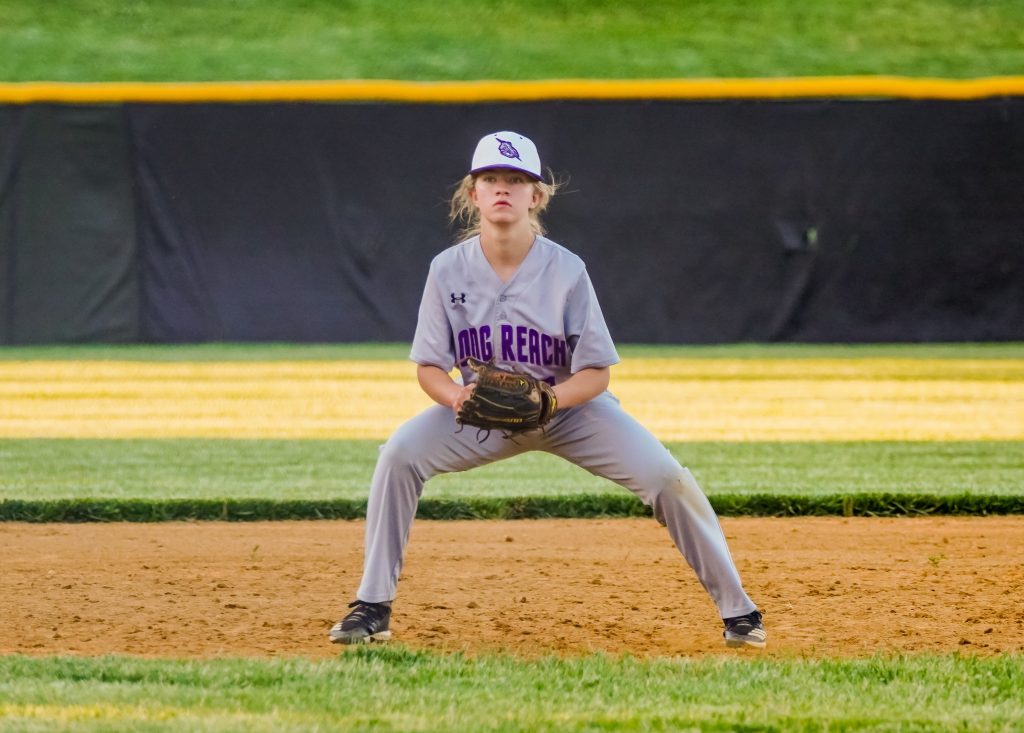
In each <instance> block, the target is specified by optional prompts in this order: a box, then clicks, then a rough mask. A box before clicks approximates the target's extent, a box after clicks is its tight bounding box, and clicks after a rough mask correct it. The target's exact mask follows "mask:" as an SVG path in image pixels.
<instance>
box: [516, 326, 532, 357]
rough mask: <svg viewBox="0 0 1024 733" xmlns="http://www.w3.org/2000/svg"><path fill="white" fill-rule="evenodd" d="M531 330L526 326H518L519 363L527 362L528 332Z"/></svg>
mask: <svg viewBox="0 0 1024 733" xmlns="http://www.w3.org/2000/svg"><path fill="white" fill-rule="evenodd" d="M528 330H529V329H527V328H526V326H516V354H517V356H518V357H519V361H526V360H527V358H528V357H527V356H526V332H527V331H528Z"/></svg>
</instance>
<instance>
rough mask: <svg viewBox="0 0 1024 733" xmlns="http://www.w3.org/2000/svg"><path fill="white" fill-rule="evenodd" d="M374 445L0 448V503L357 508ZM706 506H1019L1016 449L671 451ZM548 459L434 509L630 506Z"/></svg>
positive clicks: (894, 446)
mask: <svg viewBox="0 0 1024 733" xmlns="http://www.w3.org/2000/svg"><path fill="white" fill-rule="evenodd" d="M378 445H379V443H378V441H323V440H294V441H289V440H212V439H181V440H177V439H174V440H21V439H17V440H15V439H8V440H2V441H0V466H2V467H3V468H2V470H0V499H22V500H60V499H84V498H91V499H140V500H145V501H153V502H161V501H167V500H171V499H211V500H219V499H259V500H268V499H269V500H280V501H290V500H324V501H327V500H335V499H344V500H362V499H365V497H366V493H367V491H368V489H369V485H370V478H371V476H372V474H373V467H374V463H375V461H376V458H377V446H378ZM669 448H670V450H671V451H672V453H673V454H674V455H675V456H676V457H677V458H678V459H679V460H680V462H681V463H683V464H684V465H688V466H690V467H691V469H692V470H693V471H694V474H695V475H696V476H697V478H698V480H700V481H701V483H702V485H703V487H704V489H705V491H706V492H707V493H708V494H709V495H710V496H716V495H725V494H730V495H752V494H775V495H784V496H803V497H821V496H827V495H833V494H857V493H864V492H866V493H920V494H931V495H940V496H954V495H959V494H963V493H971V494H978V495H994V496H1014V495H1024V443H1018V442H995V441H993V442H962V443H961V442H956V443H940V442H922V443H889V442H866V443H672V444H669ZM626 493H628V492H626V490H625V489H622V488H620V487H619V486H617V485H616V484H613V483H612V482H610V481H606V480H604V479H598V478H595V477H594V476H591V475H590V474H589V473H587V472H585V471H583V470H581V469H579V468H577V467H575V466H572V465H571V464H569V463H567V462H565V461H563V460H561V459H559V458H556V457H554V456H551V455H548V454H544V453H527V454H524V455H522V456H518V457H516V458H513V459H510V460H507V461H502V462H499V463H495V464H491V465H489V466H484V467H481V468H476V469H473V470H471V471H467V472H465V473H458V474H448V475H445V476H438V477H436V478H434V479H432V480H431V481H430V482H429V483H428V484H427V487H426V489H425V492H424V497H425V498H429V499H435V500H460V499H467V498H506V499H507V498H513V497H523V496H531V497H573V496H583V495H603V494H612V495H619V494H626Z"/></svg>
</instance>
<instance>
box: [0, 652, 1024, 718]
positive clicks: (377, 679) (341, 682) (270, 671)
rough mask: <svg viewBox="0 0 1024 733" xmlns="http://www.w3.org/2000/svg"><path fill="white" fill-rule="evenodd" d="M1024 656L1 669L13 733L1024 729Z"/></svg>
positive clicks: (430, 660)
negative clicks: (1023, 686)
mask: <svg viewBox="0 0 1024 733" xmlns="http://www.w3.org/2000/svg"><path fill="white" fill-rule="evenodd" d="M1022 675H1024V657H1021V656H1004V657H993V658H977V657H965V656H959V655H949V656H919V657H911V658H902V657H895V658H875V659H865V660H800V659H792V660H783V661H771V660H762V659H745V658H731V659H704V660H697V661H693V660H687V659H652V660H640V659H636V658H632V657H622V658H613V657H606V656H590V657H584V658H576V659H555V658H545V659H539V660H533V661H524V660H518V659H515V658H512V657H506V656H484V657H479V658H474V659H469V658H466V657H463V656H460V655H451V656H443V655H439V654H433V653H427V652H411V651H408V650H405V649H404V648H402V647H397V646H396V647H391V648H384V649H367V648H363V649H356V650H352V651H349V652H346V653H343V654H340V655H339V657H338V658H337V659H333V660H329V661H321V662H314V661H308V660H303V659H284V660H261V661H257V660H239V659H225V660H218V661H175V660H142V659H133V658H124V657H105V658H101V659H85V658H28V657H21V656H10V657H0V680H2V681H0V719H2V720H3V721H4V724H3V728H4V730H5V731H34V730H71V731H171V730H174V731H178V730H204V731H211V732H215V731H229V730H230V731H235V730H247V731H275V732H280V731H308V730H352V731H371V730H372V731H397V730H403V731H445V732H446V733H447V732H449V731H461V730H467V731H468V730H472V731H559V732H565V731H606V730H617V731H680V730H683V731H685V730H698V729H699V730H705V731H852V730H856V731H883V730H884V731H891V730H899V731H965V730H970V731H973V732H975V733H984V732H987V731H1012V730H1019V727H1018V726H1019V723H1020V720H1021V719H1022V716H1024V698H1021V696H1020V695H1019V685H1018V683H1019V680H1020V679H1021V676H1022Z"/></svg>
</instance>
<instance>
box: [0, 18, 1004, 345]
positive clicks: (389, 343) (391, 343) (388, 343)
mask: <svg viewBox="0 0 1024 733" xmlns="http://www.w3.org/2000/svg"><path fill="white" fill-rule="evenodd" d="M0 2H2V0H0ZM618 351H619V355H620V356H621V357H622V358H623V359H631V358H636V359H641V358H661V359H676V358H682V359H875V358H888V359H1024V342H1002V343H945V344H943V343H930V344H716V345H708V346H692V345H681V344H620V345H618ZM408 356H409V344H407V343H393V342H387V343H358V344H288V343H266V344H257V343H249V344H238V343H210V344H125V345H117V344H74V345H60V346H0V362H2V361H36V360H44V361H72V360H89V361H91V360H100V361H147V362H192V361H194V362H211V361H335V360H341V361H344V360H355V361H362V360H378V359H380V360H390V359H399V360H402V359H406V358H407V357H408Z"/></svg>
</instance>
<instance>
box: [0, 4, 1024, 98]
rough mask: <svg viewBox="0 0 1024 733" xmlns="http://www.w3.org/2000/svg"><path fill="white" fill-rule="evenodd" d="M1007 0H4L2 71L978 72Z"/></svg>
mask: <svg viewBox="0 0 1024 733" xmlns="http://www.w3.org/2000/svg"><path fill="white" fill-rule="evenodd" d="M1022 29H1024V6H1022V4H1021V3H1020V2H1017V0H989V1H988V2H963V1H962V0H901V1H900V2H898V3H894V2H892V0H825V1H824V2H818V3H807V2H796V0H761V1H760V2H757V3H748V2H743V1H742V0H718V1H717V2H699V3H698V2H689V1H687V0H642V1H641V0H521V1H520V2H517V3H513V4H510V5H501V6H495V5H494V4H493V3H487V2H483V1H482V0H467V1H465V2H459V3H449V4H446V5H438V4H437V3H435V2H428V0H404V1H403V2H401V3H391V2H384V0H349V1H348V2H344V3H339V2H334V0H304V1H303V2H291V3H282V2H274V1H272V0H227V1H224V2H217V3H204V2H197V1H196V0H188V1H186V2H176V3H161V2H154V1H153V0H143V1H141V2H131V3H125V2H120V1H118V0H65V1H63V2H59V3H46V2H39V3H29V2H23V0H0V47H2V48H3V49H4V53H3V54H0V79H3V80H8V81H28V80H58V81H97V80H236V79H240V80H256V79H265V80H276V79H353V78H367V79H368V78H395V79H410V80H435V79H436V80H445V79H537V78H577V77H580V78H582V77H590V78H645V77H646V78H666V77H734V76H735V77H771V76H808V75H812V76H814V75H818V76H820V75H848V74H900V75H909V76H940V77H954V78H962V77H976V76H990V75H1004V74H1006V75H1010V74H1020V73H1021V69H1024V30H1022Z"/></svg>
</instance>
